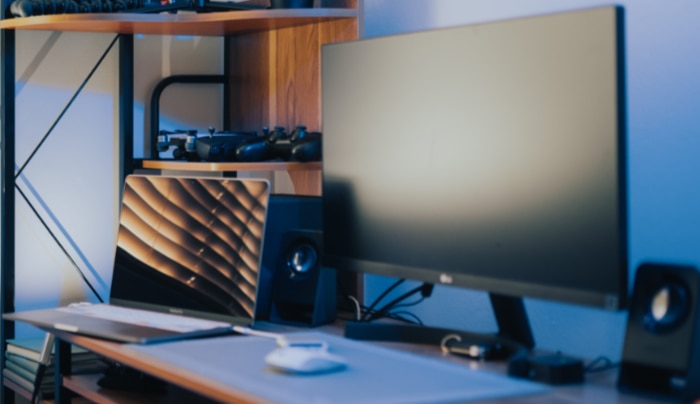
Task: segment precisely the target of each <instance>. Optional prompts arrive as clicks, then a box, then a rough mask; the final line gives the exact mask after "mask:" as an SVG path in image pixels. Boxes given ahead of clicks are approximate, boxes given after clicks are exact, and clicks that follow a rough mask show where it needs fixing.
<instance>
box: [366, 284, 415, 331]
mask: <svg viewBox="0 0 700 404" xmlns="http://www.w3.org/2000/svg"><path fill="white" fill-rule="evenodd" d="M404 281H406V279H399V280H398V281H396V282H394V284H392V285H391V286H389V287H388V288H387V289H386V290H385V291H384V292H382V294H380V295H379V296H378V297H377V298H376V299H374V302H372V304H371V305H370V306H369V308H368V309H367V312H372V311H373V310H374V307H375V306H376V305H377V304H379V302H380V301H381V300H382V299H384V297H386V295H388V294H389V293H390V292H391V291H392V290H394V289H396V287H397V286H399V285H400V284H402V283H403V282H404ZM363 320H364V321H369V319H367V318H364V319H363Z"/></svg>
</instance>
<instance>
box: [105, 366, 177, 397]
mask: <svg viewBox="0 0 700 404" xmlns="http://www.w3.org/2000/svg"><path fill="white" fill-rule="evenodd" d="M97 384H99V385H100V387H104V388H106V389H115V390H126V391H136V392H141V393H165V392H166V387H167V384H166V383H165V382H164V381H162V380H160V379H156V378H155V377H153V376H149V375H147V374H145V373H142V372H139V371H136V370H134V369H132V368H130V367H127V366H123V365H120V364H114V365H112V366H111V367H109V368H108V369H107V370H106V371H105V374H104V376H102V377H101V378H100V380H98V382H97Z"/></svg>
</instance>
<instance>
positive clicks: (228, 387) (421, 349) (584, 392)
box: [58, 327, 667, 403]
mask: <svg viewBox="0 0 700 404" xmlns="http://www.w3.org/2000/svg"><path fill="white" fill-rule="evenodd" d="M314 331H322V332H326V333H328V334H330V335H331V338H337V337H336V336H333V334H338V329H337V327H322V328H320V329H314ZM58 337H59V338H61V339H62V340H65V341H67V342H70V343H73V344H76V345H80V346H83V347H85V348H87V349H89V350H92V351H95V352H97V353H99V354H101V355H104V356H106V357H108V358H111V359H113V360H115V361H117V362H120V363H122V364H124V365H127V366H130V367H133V368H136V369H138V370H141V371H143V372H146V373H149V374H152V375H155V376H157V377H159V378H161V379H163V380H165V381H167V382H169V383H171V384H173V385H175V386H180V387H182V388H185V389H187V390H189V391H192V392H194V393H196V394H200V395H202V396H204V397H207V398H209V399H211V400H215V401H223V402H232V401H236V402H269V401H275V402H276V401H280V400H279V396H275V395H268V396H267V397H266V398H264V397H261V396H260V395H257V394H255V393H254V392H251V390H250V388H248V385H249V384H255V381H254V380H253V379H250V377H251V374H252V373H251V374H247V375H245V374H242V375H237V376H236V377H237V378H238V380H235V378H234V379H232V380H234V382H231V381H230V380H227V379H226V378H218V379H217V378H216V377H209V376H208V375H207V374H206V370H205V371H203V369H206V367H202V368H201V369H198V367H197V365H196V363H197V362H198V361H200V362H201V361H202V360H204V361H207V360H208V361H211V360H212V359H211V358H209V359H207V358H206V355H203V354H202V353H201V352H199V353H198V352H189V351H186V353H183V352H184V351H183V350H182V349H175V350H174V351H179V352H176V353H177V355H171V353H172V352H174V351H173V350H170V349H168V348H167V346H168V345H167V344H161V345H158V346H134V345H125V344H120V343H114V342H110V341H105V340H99V339H93V338H86V337H79V336H75V335H72V334H60V335H58ZM233 338H247V337H233ZM204 341H205V340H197V341H193V342H190V341H187V342H186V343H185V344H183V345H182V347H186V346H195V345H196V346H201V345H198V344H201V343H203V342H204ZM268 343H270V344H272V345H270V346H271V347H274V342H273V341H268ZM352 343H353V344H354V343H356V342H355V341H352ZM357 343H359V342H357ZM190 344H194V345H190ZM360 344H370V343H366V342H362V343H360ZM341 345H344V344H341ZM370 345H371V346H373V347H377V346H381V347H382V348H381V349H382V350H380V351H377V352H378V353H379V354H382V352H384V351H392V352H406V351H408V352H410V356H411V357H416V358H419V357H427V358H430V360H431V361H435V362H436V363H443V364H447V365H448V367H447V368H445V369H446V370H447V371H451V370H454V369H452V368H450V367H464V368H465V369H475V370H477V371H482V372H477V373H490V374H497V375H498V376H499V377H500V375H502V374H503V373H504V372H505V364H503V363H497V362H478V361H473V360H469V359H466V358H462V357H456V356H444V355H443V354H442V353H441V352H440V350H439V349H436V348H433V347H427V346H417V345H409V344H395V343H371V344H370ZM240 346H241V347H243V348H242V349H244V350H245V351H248V352H249V353H252V352H253V351H254V349H260V348H255V346H253V345H251V346H250V347H249V348H245V345H240ZM152 348H155V349H152ZM384 348H390V349H384ZM227 350H229V348H227ZM377 352H374V351H372V352H371V354H374V355H376V354H377ZM230 354H231V353H230V352H227V355H230ZM253 354H254V353H253ZM182 355H191V358H190V359H191V360H193V363H194V364H195V365H194V366H191V367H185V366H182V365H181V361H182V360H184V358H183V356H182ZM404 359H405V358H402V359H401V360H404ZM410 359H411V360H413V359H414V358H410ZM392 360H393V359H392ZM418 360H420V359H418ZM179 362H180V363H179ZM419 365H420V364H419ZM200 366H201V364H200ZM437 368H440V366H438V367H437ZM231 372H234V373H245V371H243V370H242V368H239V369H238V370H235V369H234V370H232V371H231ZM447 375H448V376H447V378H449V377H451V376H450V374H449V373H447ZM229 376H231V374H229ZM239 376H240V377H241V378H243V379H240V378H239ZM356 376H357V375H356ZM409 376H410V375H409ZM413 376H415V374H414V375H413ZM245 377H248V379H245ZM265 377H269V375H266V376H265ZM616 377H617V375H616V371H614V370H612V371H605V372H600V373H594V374H590V375H588V376H587V378H586V382H585V383H583V384H577V385H567V386H558V387H552V386H544V387H545V388H544V389H541V390H542V391H538V389H537V388H535V389H533V390H529V391H528V390H527V389H526V391H527V392H528V394H525V395H515V396H508V395H506V396H503V397H499V398H496V399H492V400H489V402H499V403H548V402H552V403H554V402H557V403H559V402H562V401H566V402H617V403H627V402H629V403H632V402H634V403H661V402H667V401H663V400H660V399H655V398H653V397H647V396H643V395H637V394H631V393H624V392H620V391H618V390H617V389H616V388H615V381H616ZM310 380H311V379H308V378H307V379H302V381H299V383H300V385H299V386H296V387H299V389H301V390H299V391H305V390H303V389H307V390H308V389H311V388H313V383H314V381H313V380H311V381H310ZM336 380H340V379H336ZM358 380H359V379H358ZM94 381H95V379H94V378H93V379H85V378H81V377H77V376H74V377H71V378H67V379H66V385H68V386H69V387H71V389H74V388H76V386H78V385H79V384H81V383H83V385H85V383H88V384H89V383H93V384H94ZM261 381H264V377H261ZM356 381H357V380H356ZM359 381H360V382H361V381H362V380H359ZM487 381H488V379H487ZM237 382H238V383H239V385H238V386H237V385H236V383H237ZM269 382H270V381H269V380H267V381H266V383H269ZM345 382H347V380H346V381H345ZM241 383H242V384H241ZM291 383H296V382H291ZM301 383H303V384H304V386H303V388H302V386H301ZM448 384H449V383H448ZM323 385H324V386H325V388H326V389H331V390H333V388H334V387H333V379H331V378H326V379H324V380H323ZM241 386H246V388H242V387H241ZM265 386H267V385H265ZM362 387H363V386H358V389H359V388H362ZM503 387H504V388H515V389H516V390H517V388H518V386H517V385H515V386H513V385H511V384H510V381H509V380H506V381H505V382H504V384H503ZM80 388H81V390H80V393H81V394H86V391H87V390H85V391H84V390H83V389H82V387H80ZM258 388H264V387H262V385H261V386H258ZM279 388H281V389H282V390H283V389H284V386H279ZM287 388H290V389H289V391H288V393H289V395H288V396H289V397H290V398H289V401H290V402H293V401H294V399H295V397H296V398H298V397H299V393H298V391H297V392H295V391H294V390H295V386H294V384H289V385H288V386H287ZM95 390H97V387H96V386H95ZM252 390H253V391H255V388H253V389H252ZM272 390H274V388H272ZM337 391H338V392H339V393H340V392H342V391H343V390H342V385H341V384H338V389H337ZM346 393H347V392H346ZM88 394H92V393H88ZM105 394H107V395H109V394H110V392H109V391H105V389H100V391H99V392H94V395H93V396H91V397H88V398H91V399H93V400H94V401H96V402H100V401H99V397H100V396H104V395H105ZM295 395H296V396H295ZM132 396H133V395H132ZM177 396H178V398H185V396H186V394H183V393H180V392H178V393H177ZM438 396H440V392H438V391H435V397H436V398H437V397H438ZM397 397H401V395H399V396H397ZM445 397H446V398H448V399H449V396H445ZM486 397H488V396H486ZM451 401H454V400H451ZM103 402H113V401H103ZM120 402H121V401H120ZM135 402H138V401H135ZM159 402H171V400H169V399H168V400H159ZM172 402H183V401H181V400H173V401H172ZM184 402H191V401H190V400H186V401H184Z"/></svg>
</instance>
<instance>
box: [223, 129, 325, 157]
mask: <svg viewBox="0 0 700 404" xmlns="http://www.w3.org/2000/svg"><path fill="white" fill-rule="evenodd" d="M236 160H238V161H247V162H253V161H267V160H286V161H301V162H307V161H319V160H321V133H319V132H309V131H307V130H306V126H303V125H299V126H297V127H296V129H294V131H293V132H292V133H291V134H287V132H286V131H285V129H284V127H282V126H276V127H275V128H274V129H273V130H272V131H270V130H268V129H266V128H265V129H263V136H259V137H257V138H255V139H250V140H246V141H243V142H242V143H241V144H240V145H239V146H238V148H237V149H236Z"/></svg>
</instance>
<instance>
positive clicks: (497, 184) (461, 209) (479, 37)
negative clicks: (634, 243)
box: [322, 7, 628, 310]
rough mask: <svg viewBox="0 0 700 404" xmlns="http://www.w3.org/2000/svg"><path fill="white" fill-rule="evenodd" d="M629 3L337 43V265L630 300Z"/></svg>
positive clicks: (331, 238) (527, 292)
mask: <svg viewBox="0 0 700 404" xmlns="http://www.w3.org/2000/svg"><path fill="white" fill-rule="evenodd" d="M622 12H623V10H622V9H621V8H619V7H603V8H592V9H585V10H576V11H572V12H564V13H555V14H548V15H542V16H535V17H527V18H521V19H513V20H507V21H497V22H489V23H483V24H476V25H468V26H460V27H452V28H445V29H437V30H431V31H422V32H416V33H408V34H401V35H394V36H386V37H378V38H371V39H361V40H358V41H353V42H344V43H336V44H330V45H326V46H324V48H323V51H322V107H323V161H324V162H323V220H324V233H323V235H324V240H323V243H324V253H323V261H324V264H325V265H327V266H330V267H334V268H337V269H339V270H352V271H358V272H363V273H364V272H366V273H374V274H380V275H387V276H392V277H398V278H409V279H414V280H420V281H424V282H428V283H433V284H443V285H453V286H459V287H466V288H473V289H478V290H486V291H489V292H493V293H498V294H503V295H508V296H517V297H535V298H542V299H550V300H556V301H563V302H570V303H576V304H583V305H589V306H595V307H601V308H606V309H611V310H617V309H621V308H623V307H624V306H625V304H626V297H627V287H628V285H627V197H626V192H627V185H626V144H625V142H626V140H625V137H626V128H625V119H626V112H625V89H624V63H623V61H624V48H623V43H624V41H623V26H622V21H623V16H622Z"/></svg>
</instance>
